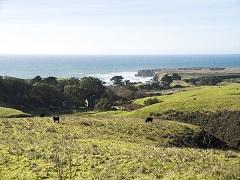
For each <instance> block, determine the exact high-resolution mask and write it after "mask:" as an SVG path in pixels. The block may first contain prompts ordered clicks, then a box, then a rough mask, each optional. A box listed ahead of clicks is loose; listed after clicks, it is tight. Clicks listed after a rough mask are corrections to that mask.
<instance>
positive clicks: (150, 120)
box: [145, 117, 153, 123]
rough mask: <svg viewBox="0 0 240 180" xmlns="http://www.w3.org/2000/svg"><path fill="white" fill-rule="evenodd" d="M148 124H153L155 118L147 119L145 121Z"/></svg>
mask: <svg viewBox="0 0 240 180" xmlns="http://www.w3.org/2000/svg"><path fill="white" fill-rule="evenodd" d="M145 122H146V123H150V122H151V123H152V122H153V118H152V117H147V119H146V120H145Z"/></svg>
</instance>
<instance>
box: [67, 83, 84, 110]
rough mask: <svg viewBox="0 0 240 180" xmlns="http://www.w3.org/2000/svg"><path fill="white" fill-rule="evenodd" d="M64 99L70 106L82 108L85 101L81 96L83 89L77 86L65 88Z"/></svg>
mask: <svg viewBox="0 0 240 180" xmlns="http://www.w3.org/2000/svg"><path fill="white" fill-rule="evenodd" d="M64 97H65V98H66V99H67V103H68V104H72V105H75V106H80V105H81V104H83V101H84V98H83V97H82V94H81V89H80V87H79V86H77V85H67V86H64Z"/></svg>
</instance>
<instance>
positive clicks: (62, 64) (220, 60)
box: [0, 54, 240, 82]
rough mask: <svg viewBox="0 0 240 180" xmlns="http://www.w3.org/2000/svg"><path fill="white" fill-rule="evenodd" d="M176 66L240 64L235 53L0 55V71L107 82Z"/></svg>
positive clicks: (238, 65)
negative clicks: (112, 78) (140, 72)
mask: <svg viewBox="0 0 240 180" xmlns="http://www.w3.org/2000/svg"><path fill="white" fill-rule="evenodd" d="M177 67H240V54H238V55H141V56H140V55H136V56H135V55H131V56H127V55H126V56H117V55H114V56H112V55H106V56H103V55H102V56H96V55H94V56H93V55H89V56H86V55H79V56H78V55H74V56H73V55H61V56H60V55H0V75H1V76H12V77H18V78H25V79H29V78H33V77H35V76H38V75H40V76H42V77H47V76H55V77H58V78H68V77H79V78H81V77H84V76H94V77H97V78H100V79H101V80H103V81H105V82H109V81H110V78H111V77H112V76H114V75H122V76H123V77H124V78H125V79H128V80H130V81H133V82H144V81H148V80H150V79H151V78H142V77H135V74H136V73H137V71H138V70H142V69H159V68H177Z"/></svg>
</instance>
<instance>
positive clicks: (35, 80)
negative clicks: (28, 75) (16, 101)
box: [31, 76, 43, 84]
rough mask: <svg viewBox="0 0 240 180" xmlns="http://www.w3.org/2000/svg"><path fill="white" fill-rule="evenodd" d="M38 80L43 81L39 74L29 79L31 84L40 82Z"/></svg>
mask: <svg viewBox="0 0 240 180" xmlns="http://www.w3.org/2000/svg"><path fill="white" fill-rule="evenodd" d="M40 82H43V79H42V77H41V76H36V77H35V78H33V79H32V80H31V84H35V83H40Z"/></svg>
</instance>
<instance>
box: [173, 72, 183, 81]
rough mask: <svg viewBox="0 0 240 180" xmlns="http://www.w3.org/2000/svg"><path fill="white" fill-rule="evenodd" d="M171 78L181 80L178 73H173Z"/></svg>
mask: <svg viewBox="0 0 240 180" xmlns="http://www.w3.org/2000/svg"><path fill="white" fill-rule="evenodd" d="M172 78H173V80H181V79H182V77H181V76H180V75H179V74H178V73H173V74H172Z"/></svg>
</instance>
